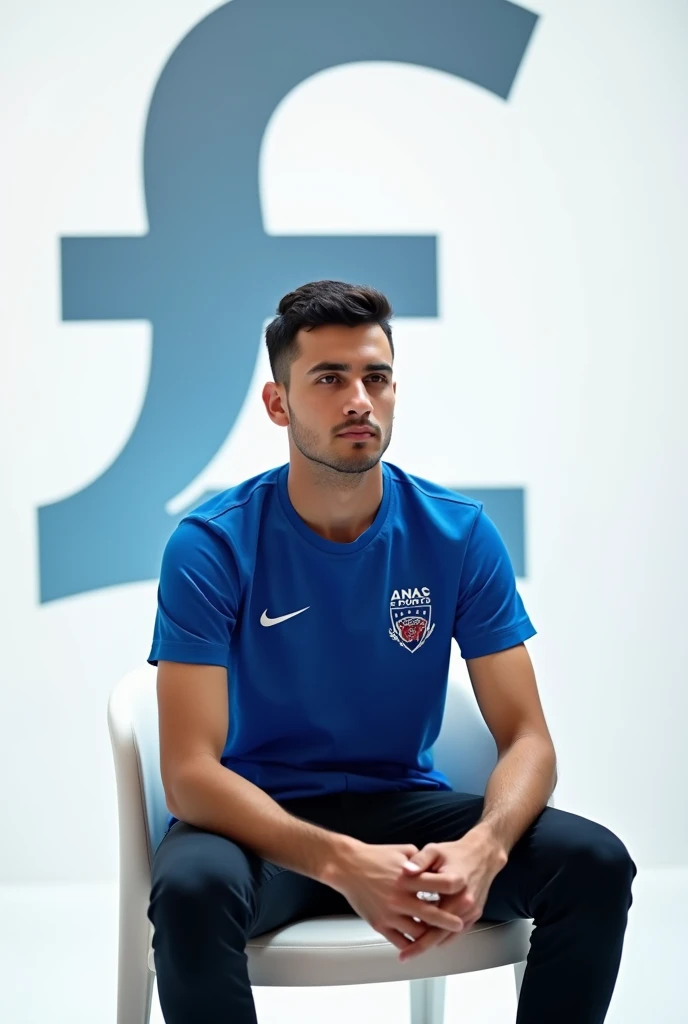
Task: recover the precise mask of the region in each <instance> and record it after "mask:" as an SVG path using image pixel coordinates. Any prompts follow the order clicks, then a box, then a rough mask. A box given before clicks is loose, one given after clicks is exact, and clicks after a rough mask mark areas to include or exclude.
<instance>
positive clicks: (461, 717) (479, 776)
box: [433, 678, 498, 796]
mask: <svg viewBox="0 0 688 1024" xmlns="http://www.w3.org/2000/svg"><path fill="white" fill-rule="evenodd" d="M433 755H434V760H435V767H436V768H438V769H439V770H440V771H441V772H443V773H444V774H445V775H446V776H447V778H448V779H449V782H450V783H451V785H452V788H453V789H454V790H455V791H456V792H457V793H477V794H478V795H480V796H482V795H483V793H484V792H485V787H486V785H487V780H488V778H489V777H490V773H491V772H492V769H493V768H494V766H495V765H496V764H497V757H498V753H497V744H496V743H495V741H494V738H493V736H492V733H491V732H490V730H489V729H488V728H487V725H486V724H485V719H484V718H483V716H482V714H481V713H480V708H479V707H478V702H477V701H476V699H475V694H474V693H473V691H472V690H471V689H470V686H466V685H464V684H463V683H460V682H457V681H456V680H455V679H451V678H450V680H449V685H448V687H447V703H446V705H445V710H444V719H443V721H442V729H441V731H440V735H439V737H438V739H437V742H436V743H435V746H434V747H433Z"/></svg>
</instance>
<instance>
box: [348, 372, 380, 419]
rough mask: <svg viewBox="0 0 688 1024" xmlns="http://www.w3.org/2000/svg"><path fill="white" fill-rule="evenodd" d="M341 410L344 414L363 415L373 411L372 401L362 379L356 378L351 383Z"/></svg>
mask: <svg viewBox="0 0 688 1024" xmlns="http://www.w3.org/2000/svg"><path fill="white" fill-rule="evenodd" d="M343 411H344V415H345V416H365V414H366V413H371V412H372V411H373V403H372V402H371V401H370V395H369V394H368V391H367V389H366V386H365V384H364V383H363V381H362V380H357V381H355V382H354V383H353V384H352V385H351V389H350V390H349V392H348V394H347V396H346V399H345V402H344V410H343Z"/></svg>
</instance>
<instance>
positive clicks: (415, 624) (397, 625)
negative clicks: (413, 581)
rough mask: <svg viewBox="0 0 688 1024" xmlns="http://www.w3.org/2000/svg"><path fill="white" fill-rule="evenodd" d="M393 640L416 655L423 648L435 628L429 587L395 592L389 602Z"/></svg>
mask: <svg viewBox="0 0 688 1024" xmlns="http://www.w3.org/2000/svg"><path fill="white" fill-rule="evenodd" d="M389 615H390V618H391V620H392V628H391V629H390V631H389V635H390V636H391V638H392V640H396V642H397V643H398V644H401V646H402V647H405V648H406V650H407V651H410V652H411V654H414V653H415V651H417V650H418V648H419V647H422V646H423V644H424V643H425V641H426V640H427V639H428V637H429V636H430V634H431V633H432V631H433V629H434V628H435V625H434V623H433V622H432V604H431V602H430V591H429V589H428V588H427V587H420V588H418V587H414V588H412V589H410V590H395V591H394V593H393V594H392V596H391V598H390V602H389Z"/></svg>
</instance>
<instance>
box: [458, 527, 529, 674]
mask: <svg viewBox="0 0 688 1024" xmlns="http://www.w3.org/2000/svg"><path fill="white" fill-rule="evenodd" d="M535 633H536V630H535V629H534V628H533V624H532V622H531V621H530V619H529V617H528V615H527V614H526V610H525V608H524V607H523V602H522V600H521V596H520V594H519V593H518V590H517V589H516V577H515V575H514V570H513V566H512V564H511V559H510V558H509V552H508V551H507V549H506V545H505V544H504V541H503V540H502V538H501V536H500V534H499V531H498V530H497V527H496V526H495V525H494V523H493V522H492V520H491V519H490V518H489V517H488V516H487V515H486V513H485V512H484V510H483V509H482V507H481V509H480V511H479V513H478V515H477V516H476V519H475V521H474V523H473V528H472V531H471V535H470V537H469V540H468V545H467V548H466V554H465V557H464V561H463V566H462V569H461V579H460V581H459V596H458V600H457V606H456V618H455V620H454V637H455V639H456V642H457V643H458V645H459V648H460V650H461V656H462V658H465V659H467V658H480V657H482V656H483V655H485V654H495V653H496V652H497V651H503V650H506V648H507V647H515V646H516V645H517V644H520V643H522V642H523V641H524V640H528V639H529V638H530V637H532V636H535Z"/></svg>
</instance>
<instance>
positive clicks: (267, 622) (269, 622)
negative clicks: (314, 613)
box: [260, 605, 310, 626]
mask: <svg viewBox="0 0 688 1024" xmlns="http://www.w3.org/2000/svg"><path fill="white" fill-rule="evenodd" d="M309 608H310V605H307V606H306V607H305V608H300V609H299V610H298V611H297V612H289V614H288V615H279V616H278V617H277V618H276V619H271V618H269V617H268V610H267V608H266V609H265V611H264V612H263V614H262V615H261V617H260V624H261V626H276V625H277V623H278V622H286V621H287V619H293V618H294V616H295V615H300V614H301V612H307V611H308V609H309Z"/></svg>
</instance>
